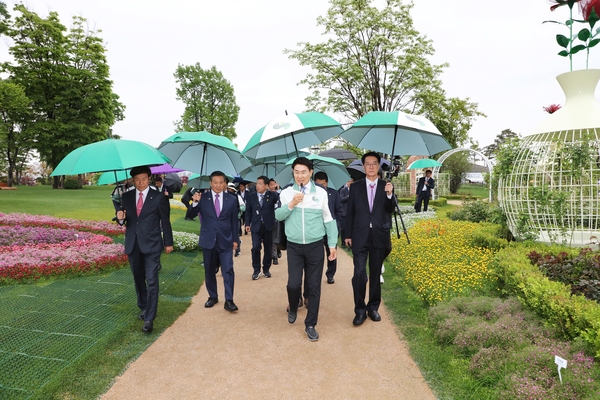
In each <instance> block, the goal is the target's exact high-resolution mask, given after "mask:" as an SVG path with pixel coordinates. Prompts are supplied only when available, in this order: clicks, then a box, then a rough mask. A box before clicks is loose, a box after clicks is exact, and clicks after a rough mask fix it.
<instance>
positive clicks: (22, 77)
mask: <svg viewBox="0 0 600 400" xmlns="http://www.w3.org/2000/svg"><path fill="white" fill-rule="evenodd" d="M14 9H15V11H17V12H18V13H19V15H18V16H17V17H16V18H15V20H14V23H13V24H12V25H11V26H10V27H9V29H8V32H7V34H8V35H9V36H10V37H11V38H12V40H13V42H14V44H13V46H11V47H10V49H9V51H10V53H11V54H12V56H13V58H14V62H6V63H4V64H3V68H4V69H5V70H6V71H8V72H9V73H10V75H11V78H12V79H13V80H14V81H15V82H16V83H18V84H20V85H21V86H23V87H24V88H25V93H26V95H27V97H29V99H30V100H31V102H32V113H33V118H32V120H33V122H32V125H31V129H32V130H33V131H34V133H35V135H36V149H37V150H38V152H39V154H40V157H41V159H42V160H44V161H46V162H47V163H48V165H49V166H50V167H52V168H54V167H56V165H58V163H59V162H60V161H61V160H62V159H63V158H64V157H65V156H66V155H67V154H68V153H69V152H71V151H72V150H74V149H76V148H78V147H80V146H83V145H85V144H88V143H92V142H95V141H98V140H102V139H106V138H107V137H109V134H110V128H111V126H112V125H113V124H114V123H115V120H116V117H122V109H123V107H124V106H123V105H122V104H121V103H119V101H118V96H117V95H116V94H115V93H113V91H112V81H111V80H110V79H109V67H108V63H107V61H106V55H105V52H106V49H105V47H104V44H103V41H102V39H101V38H100V37H98V34H99V33H100V31H95V30H88V29H86V23H87V21H86V19H85V18H82V17H73V25H72V27H71V29H70V30H69V31H67V28H66V27H65V26H64V25H62V24H61V22H60V20H59V17H58V14H57V13H55V12H51V13H49V15H48V17H47V18H41V17H40V16H38V15H37V14H36V13H35V12H33V11H30V10H28V9H27V8H26V7H25V6H23V5H22V4H17V5H16V6H15V8H14ZM119 110H120V111H119ZM59 183H60V181H59V179H58V177H55V180H54V183H53V186H54V187H55V188H56V187H59Z"/></svg>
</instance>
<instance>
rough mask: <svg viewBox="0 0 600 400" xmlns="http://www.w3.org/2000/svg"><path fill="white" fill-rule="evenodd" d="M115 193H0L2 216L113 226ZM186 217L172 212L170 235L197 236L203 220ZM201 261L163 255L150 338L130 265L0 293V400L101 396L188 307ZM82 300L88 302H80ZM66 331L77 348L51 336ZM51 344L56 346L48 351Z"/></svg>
mask: <svg viewBox="0 0 600 400" xmlns="http://www.w3.org/2000/svg"><path fill="white" fill-rule="evenodd" d="M111 192H112V187H98V186H86V187H84V188H82V189H77V190H58V189H54V190H53V189H52V188H51V187H50V186H34V187H27V186H19V187H18V189H17V190H0V212H2V213H15V212H17V213H27V214H43V215H52V216H55V217H61V218H74V219H87V220H105V221H110V220H111V219H112V217H113V216H114V208H113V205H112V202H111V199H110V193H111ZM184 215H185V213H184V211H181V210H173V209H172V210H171V221H172V225H173V230H175V231H182V232H192V233H196V234H197V233H198V232H199V223H198V221H186V220H184ZM117 241H121V242H122V239H117ZM201 262H202V254H201V253H200V252H198V251H195V252H174V253H171V254H169V255H164V254H163V256H162V258H161V264H162V270H161V273H160V276H161V294H160V297H159V306H158V318H157V319H156V323H155V325H154V333H153V334H151V335H145V334H143V333H142V332H141V321H139V320H138V319H137V314H138V309H137V306H136V301H135V290H134V287H133V279H132V277H131V272H130V271H129V268H128V266H125V268H123V269H121V270H117V271H113V272H108V273H103V274H97V275H92V276H83V277H75V278H62V279H45V280H42V281H38V282H37V283H35V284H28V285H27V284H20V285H11V286H0V304H2V305H3V311H2V313H0V371H1V372H0V399H44V400H46V399H95V398H97V397H98V396H100V395H101V394H102V393H104V392H105V391H106V390H108V388H109V387H110V386H111V384H112V381H113V379H114V378H115V377H116V376H118V375H119V374H120V373H121V372H122V371H123V370H124V369H125V368H126V366H127V365H128V364H129V363H130V362H131V361H132V360H135V359H136V358H137V357H139V355H140V354H141V353H142V352H143V351H144V350H145V349H146V348H147V347H148V346H150V345H151V344H152V343H153V342H154V341H155V340H156V339H157V338H158V337H159V336H160V334H161V333H162V332H163V331H164V330H165V329H166V328H167V327H169V326H170V325H171V324H172V323H173V322H174V321H175V320H176V319H177V318H178V317H179V316H180V315H181V314H183V313H184V312H185V310H186V309H187V308H188V307H189V305H190V304H191V299H192V297H193V296H194V295H195V294H196V293H197V292H198V290H199V288H200V286H201V285H202V283H203V281H204V269H203V268H202V267H201V266H200V264H201ZM102 283H105V284H104V285H102ZM106 283H110V285H107V284H106ZM107 288H110V290H108V291H107ZM84 293H88V295H86V296H83V297H81V295H82V294H84ZM65 304H66V305H68V304H73V305H75V304H77V307H78V309H80V310H81V311H80V312H79V314H81V315H78V316H73V315H72V314H73V313H72V312H69V311H68V310H67V311H62V310H63V309H64V307H65ZM99 305H106V306H105V307H99ZM69 329H71V330H73V332H74V333H77V335H79V336H75V337H77V338H83V339H80V342H77V343H80V345H79V346H75V345H74V343H71V342H68V341H67V342H64V344H63V341H61V340H58V338H59V336H57V335H55V334H53V333H50V334H48V332H62V331H65V332H66V333H67V334H68V333H70V332H71V330H69ZM81 329H83V330H84V331H85V332H79V330H81ZM17 331H18V334H16V332H17ZM50 335H53V336H50ZM46 336H48V338H45V337H46ZM65 337H67V338H68V337H69V336H68V335H67V336H65ZM63 339H64V338H63ZM47 340H50V342H49V343H52V346H50V347H48V346H47V345H44V343H45V342H46V341H47ZM54 351H56V352H58V353H54ZM36 352H39V353H40V354H43V357H40V356H37V354H38V353H36Z"/></svg>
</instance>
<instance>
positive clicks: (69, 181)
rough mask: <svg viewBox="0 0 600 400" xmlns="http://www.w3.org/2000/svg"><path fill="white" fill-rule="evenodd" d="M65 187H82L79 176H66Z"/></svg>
mask: <svg viewBox="0 0 600 400" xmlns="http://www.w3.org/2000/svg"><path fill="white" fill-rule="evenodd" d="M63 187H64V188H65V189H81V186H80V185H79V179H77V178H66V179H65V184H64V186H63Z"/></svg>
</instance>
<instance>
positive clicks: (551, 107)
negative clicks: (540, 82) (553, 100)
mask: <svg viewBox="0 0 600 400" xmlns="http://www.w3.org/2000/svg"><path fill="white" fill-rule="evenodd" d="M542 108H543V109H544V111H546V112H547V113H548V114H554V113H555V112H557V111H558V110H560V104H550V105H549V106H547V107H542Z"/></svg>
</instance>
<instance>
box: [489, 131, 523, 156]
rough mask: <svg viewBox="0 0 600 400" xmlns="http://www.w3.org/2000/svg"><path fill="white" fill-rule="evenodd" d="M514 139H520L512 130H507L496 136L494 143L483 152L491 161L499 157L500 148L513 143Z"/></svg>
mask: <svg viewBox="0 0 600 400" xmlns="http://www.w3.org/2000/svg"><path fill="white" fill-rule="evenodd" d="M513 139H519V134H518V133H515V132H513V131H511V130H510V129H505V130H503V131H502V132H500V133H499V134H498V135H497V136H496V138H495V139H494V143H492V144H490V145H489V146H486V147H484V148H483V149H482V150H481V152H482V153H483V154H485V156H486V157H487V158H489V159H490V160H491V159H494V158H496V157H497V156H498V152H499V151H500V148H501V147H502V146H503V145H504V144H507V143H511V141H512V140H513Z"/></svg>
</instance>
